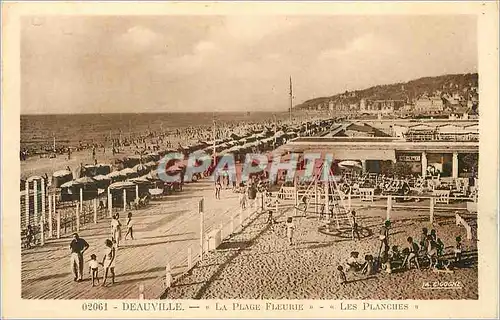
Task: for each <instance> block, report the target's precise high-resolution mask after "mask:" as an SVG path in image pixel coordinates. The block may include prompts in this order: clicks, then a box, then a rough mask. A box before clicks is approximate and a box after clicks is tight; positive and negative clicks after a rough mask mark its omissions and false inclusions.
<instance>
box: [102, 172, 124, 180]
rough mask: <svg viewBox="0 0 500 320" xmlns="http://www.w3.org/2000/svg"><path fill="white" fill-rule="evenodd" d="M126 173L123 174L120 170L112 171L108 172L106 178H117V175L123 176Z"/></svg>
mask: <svg viewBox="0 0 500 320" xmlns="http://www.w3.org/2000/svg"><path fill="white" fill-rule="evenodd" d="M125 176H126V175H125V174H123V173H122V172H121V171H113V172H110V173H109V174H108V175H107V177H108V178H111V179H113V178H118V177H125Z"/></svg>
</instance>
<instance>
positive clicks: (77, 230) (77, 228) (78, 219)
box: [75, 203, 80, 232]
mask: <svg viewBox="0 0 500 320" xmlns="http://www.w3.org/2000/svg"><path fill="white" fill-rule="evenodd" d="M75 209H76V211H75V213H76V232H80V212H79V210H78V209H79V206H78V203H77V204H76V208H75Z"/></svg>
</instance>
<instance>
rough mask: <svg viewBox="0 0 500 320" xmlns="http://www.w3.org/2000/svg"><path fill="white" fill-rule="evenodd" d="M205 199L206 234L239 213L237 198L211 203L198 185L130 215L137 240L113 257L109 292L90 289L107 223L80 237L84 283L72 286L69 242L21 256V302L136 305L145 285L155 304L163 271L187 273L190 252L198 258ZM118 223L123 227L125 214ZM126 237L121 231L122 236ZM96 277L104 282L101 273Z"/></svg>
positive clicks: (228, 194) (209, 192) (209, 187)
mask: <svg viewBox="0 0 500 320" xmlns="http://www.w3.org/2000/svg"><path fill="white" fill-rule="evenodd" d="M201 197H204V198H205V205H204V207H205V219H204V225H205V228H204V229H205V230H206V231H208V230H211V229H213V228H217V227H219V226H220V224H221V223H227V222H228V221H229V220H230V217H231V215H232V214H234V213H237V212H239V205H238V195H237V194H235V193H233V192H232V191H231V190H223V191H222V195H221V198H222V199H221V200H216V199H215V198H214V189H213V184H212V183H210V182H206V181H202V182H198V183H193V184H188V185H186V186H185V188H184V190H183V191H182V192H180V193H178V194H176V195H172V196H169V197H166V198H164V199H163V200H158V201H154V202H152V203H151V204H150V205H149V206H148V208H146V209H143V210H135V211H132V212H133V214H134V217H133V219H134V221H135V226H134V237H135V238H136V239H135V240H127V241H123V237H124V236H125V232H123V236H122V243H121V244H120V248H119V249H118V251H117V255H116V269H115V270H116V283H115V285H113V286H109V287H101V286H98V287H91V283H90V279H89V275H88V264H87V262H88V260H90V255H91V254H96V255H97V257H98V260H99V261H100V260H101V259H102V256H103V252H104V249H105V245H104V240H105V239H107V238H109V237H110V219H105V220H100V221H99V223H98V224H88V225H86V226H85V228H84V229H83V230H81V231H80V237H81V238H83V239H85V240H86V241H87V242H88V243H89V245H90V248H89V249H88V250H87V251H86V252H85V257H84V260H85V268H84V279H85V280H84V281H83V282H79V283H76V282H73V275H72V272H71V269H70V251H69V243H70V241H71V239H70V237H69V236H68V237H65V238H61V239H54V240H49V241H48V242H47V243H46V244H45V245H44V246H43V247H36V248H33V249H29V250H23V252H22V272H21V282H22V297H23V298H25V299H137V298H139V286H140V284H143V285H144V294H145V298H146V299H157V298H159V297H160V296H161V295H162V294H163V292H164V290H165V287H164V279H165V267H166V265H167V263H169V264H170V265H171V268H172V274H173V276H174V277H175V276H176V275H177V274H180V273H182V272H184V271H185V270H186V268H187V253H188V248H191V251H192V255H193V256H194V255H196V254H199V252H200V218H199V214H198V200H199V199H200V198H201ZM120 221H121V222H122V224H123V225H126V214H125V213H124V212H121V214H120ZM124 231H125V230H124ZM99 276H100V277H101V281H102V276H103V270H102V268H101V269H100V271H99Z"/></svg>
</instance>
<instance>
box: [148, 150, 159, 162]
mask: <svg viewBox="0 0 500 320" xmlns="http://www.w3.org/2000/svg"><path fill="white" fill-rule="evenodd" d="M148 157H149V158H150V159H151V161H159V160H160V154H159V153H157V152H151V153H149V154H148Z"/></svg>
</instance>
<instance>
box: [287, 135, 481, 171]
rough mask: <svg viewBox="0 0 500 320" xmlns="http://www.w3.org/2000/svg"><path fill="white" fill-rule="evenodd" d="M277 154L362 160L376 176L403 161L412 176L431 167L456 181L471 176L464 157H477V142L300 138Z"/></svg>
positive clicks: (384, 138) (388, 138) (365, 166)
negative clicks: (409, 168) (385, 165)
mask: <svg viewBox="0 0 500 320" xmlns="http://www.w3.org/2000/svg"><path fill="white" fill-rule="evenodd" d="M280 151H282V152H296V153H306V152H316V153H323V154H324V153H329V154H332V155H333V157H334V159H336V160H339V161H340V160H361V162H362V165H363V169H364V170H365V171H368V172H375V173H377V172H380V170H381V167H382V166H383V165H384V162H389V164H390V163H391V162H392V163H396V162H406V163H408V164H409V165H410V166H411V168H412V171H413V172H414V173H420V174H421V175H422V176H424V177H425V176H426V174H427V172H428V171H429V169H430V168H434V170H437V171H439V173H440V174H441V176H442V177H453V178H458V177H459V176H467V175H468V174H470V172H471V168H470V165H469V162H468V161H466V160H467V159H465V157H467V156H468V155H472V157H475V156H477V155H478V153H479V142H478V141H470V142H469V141H468V142H462V141H461V142H456V141H418V142H415V141H411V142H410V141H406V140H404V139H401V138H394V137H364V138H349V137H299V138H296V139H293V140H291V141H290V142H288V143H287V144H285V145H283V146H281V147H280ZM469 157H470V156H469ZM385 164H387V163H385ZM473 170H474V169H472V171H473Z"/></svg>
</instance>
